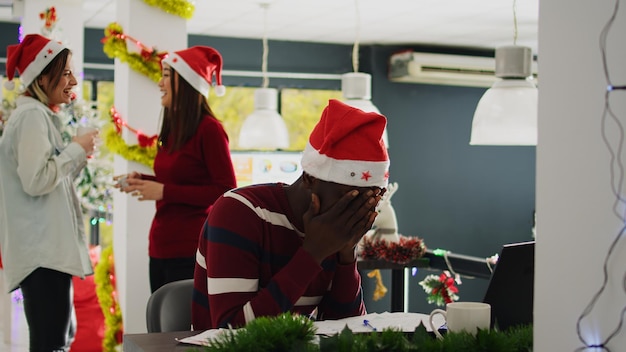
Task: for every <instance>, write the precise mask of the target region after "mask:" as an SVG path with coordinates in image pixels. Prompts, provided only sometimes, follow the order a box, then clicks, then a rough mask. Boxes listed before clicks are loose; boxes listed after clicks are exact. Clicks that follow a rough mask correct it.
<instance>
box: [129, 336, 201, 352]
mask: <svg viewBox="0 0 626 352" xmlns="http://www.w3.org/2000/svg"><path fill="white" fill-rule="evenodd" d="M198 333H199V331H176V332H161V333H152V334H126V335H124V341H123V351H124V352H172V351H175V352H176V351H180V352H182V351H193V350H199V351H201V350H202V346H195V345H187V344H182V343H179V342H178V341H176V338H185V337H189V336H192V335H196V334H198Z"/></svg>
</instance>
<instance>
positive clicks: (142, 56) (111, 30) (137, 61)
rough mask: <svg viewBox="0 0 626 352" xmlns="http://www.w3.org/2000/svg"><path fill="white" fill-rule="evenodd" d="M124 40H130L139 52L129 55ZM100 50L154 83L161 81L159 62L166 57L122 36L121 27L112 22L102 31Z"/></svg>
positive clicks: (164, 54)
mask: <svg viewBox="0 0 626 352" xmlns="http://www.w3.org/2000/svg"><path fill="white" fill-rule="evenodd" d="M126 40H130V41H131V42H133V43H134V44H135V45H137V46H138V47H139V49H140V50H141V52H140V53H129V52H128V48H127V47H126ZM102 44H103V45H102V50H103V51H104V53H105V54H106V55H107V56H108V57H110V58H111V59H115V58H117V59H119V60H120V61H121V62H126V63H128V65H129V66H130V68H132V69H133V70H135V71H137V72H139V73H141V74H143V75H145V76H147V77H149V78H150V79H151V80H153V81H154V82H158V81H159V80H160V79H161V60H162V59H163V58H164V57H165V56H166V55H167V53H165V52H158V51H157V50H156V48H149V47H147V46H145V45H143V44H141V42H140V41H138V40H136V39H134V38H133V37H131V36H128V35H126V34H124V30H123V29H122V26H120V25H119V24H118V23H116V22H113V23H111V24H109V25H108V26H107V27H106V28H105V29H104V38H102Z"/></svg>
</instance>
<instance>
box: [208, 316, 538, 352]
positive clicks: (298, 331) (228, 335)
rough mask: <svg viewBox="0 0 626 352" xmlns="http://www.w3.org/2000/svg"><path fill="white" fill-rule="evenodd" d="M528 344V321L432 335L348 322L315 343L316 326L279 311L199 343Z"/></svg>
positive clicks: (265, 346) (253, 346) (241, 346)
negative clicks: (365, 329)
mask: <svg viewBox="0 0 626 352" xmlns="http://www.w3.org/2000/svg"><path fill="white" fill-rule="evenodd" d="M532 347H533V329H532V326H531V325H526V326H519V327H514V328H511V329H508V330H506V331H498V330H490V331H486V330H481V331H478V333H477V334H476V336H473V335H471V334H469V333H465V332H463V333H451V332H449V333H447V334H446V335H444V338H443V339H441V340H439V339H436V338H435V337H434V336H433V335H432V334H431V333H429V332H427V331H426V328H425V327H424V326H422V325H420V326H418V327H417V328H416V329H415V331H414V332H413V333H412V334H407V333H404V332H401V331H398V330H393V329H385V330H383V331H381V332H378V333H372V334H353V333H352V331H351V330H349V329H348V328H347V327H346V328H345V329H344V330H343V331H342V332H341V333H339V334H337V335H334V336H330V337H325V336H321V337H320V340H319V343H317V342H315V329H314V326H313V323H312V322H311V320H310V319H309V318H307V317H303V316H296V315H291V313H284V314H282V315H279V316H277V317H259V318H257V319H255V320H253V321H251V322H250V323H248V325H246V327H245V328H242V329H238V330H232V331H226V332H225V333H224V334H223V335H220V336H219V337H217V338H216V339H215V340H213V341H210V342H209V345H208V346H206V347H204V348H205V351H210V352H214V351H232V352H239V351H241V352H244V351H245V352H247V351H268V352H269V351H316V352H317V351H319V352H326V351H333V352H335V351H339V352H342V351H350V352H360V351H363V352H370V351H440V352H448V351H450V352H452V351H453V352H458V351H466V352H474V351H481V352H528V351H532Z"/></svg>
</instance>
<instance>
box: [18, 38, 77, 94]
mask: <svg viewBox="0 0 626 352" xmlns="http://www.w3.org/2000/svg"><path fill="white" fill-rule="evenodd" d="M64 49H67V47H65V46H64V45H63V44H61V43H59V42H56V41H53V40H50V39H48V38H46V37H44V36H42V35H40V34H28V35H26V36H25V37H24V40H22V42H21V43H19V44H13V45H9V46H8V47H7V62H6V71H7V78H8V82H6V83H8V84H9V85H10V86H11V88H10V90H13V89H15V83H13V75H14V74H15V70H16V69H17V72H18V73H19V74H20V81H21V84H22V85H23V86H24V87H28V86H29V85H30V84H31V83H33V82H34V81H35V79H36V78H37V76H39V75H40V74H41V72H42V71H43V70H44V69H45V68H46V66H48V64H50V63H51V62H52V60H54V58H55V57H56V56H57V55H58V54H59V53H60V52H61V51H63V50H64ZM6 83H5V87H7V89H9V88H8V86H7V85H6Z"/></svg>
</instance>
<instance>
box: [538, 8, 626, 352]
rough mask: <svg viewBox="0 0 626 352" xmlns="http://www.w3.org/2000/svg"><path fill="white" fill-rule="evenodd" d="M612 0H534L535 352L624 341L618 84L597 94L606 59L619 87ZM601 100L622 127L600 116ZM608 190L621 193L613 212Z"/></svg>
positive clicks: (623, 50)
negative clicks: (536, 113)
mask: <svg viewBox="0 0 626 352" xmlns="http://www.w3.org/2000/svg"><path fill="white" fill-rule="evenodd" d="M615 5H616V2H615V1H578V2H576V4H575V5H574V3H573V2H572V1H570V0H553V1H543V0H541V1H540V3H539V6H540V8H539V52H538V60H539V82H540V83H539V120H538V123H539V139H538V142H537V189H536V193H537V197H536V202H537V245H536V248H535V250H536V252H535V286H534V288H535V296H534V297H535V300H534V348H533V349H534V350H535V351H575V350H576V351H577V350H579V348H581V349H580V350H581V351H582V350H583V349H582V347H584V346H585V345H584V344H583V343H582V342H581V339H582V340H584V341H586V342H587V344H588V345H589V344H600V343H602V342H603V341H605V340H606V339H607V338H609V336H610V335H611V334H612V333H613V332H616V334H615V336H614V337H613V338H612V339H611V340H610V342H609V344H608V345H607V346H605V347H606V348H595V349H594V348H588V349H584V351H589V352H590V351H623V350H624V346H626V330H625V329H624V326H621V324H622V320H623V313H622V311H623V309H624V307H625V306H626V295H625V293H624V275H625V274H626V237H625V236H624V233H622V229H623V226H624V221H623V217H624V209H625V206H624V201H623V199H624V196H625V193H626V192H625V189H624V187H625V185H624V180H625V179H626V176H625V175H624V168H623V165H625V164H626V158H625V157H624V146H623V145H622V140H621V138H623V133H624V126H626V90H617V91H613V92H611V93H609V94H608V96H609V99H608V100H605V95H606V94H607V86H608V83H607V81H606V78H605V72H604V70H603V58H604V57H605V58H606V63H607V66H608V67H607V70H608V74H609V78H610V80H611V81H612V83H613V84H614V85H618V86H624V85H626V65H624V59H625V58H626V42H625V41H624V33H626V12H625V11H624V10H623V9H621V8H620V10H619V12H618V13H617V14H616V16H615V18H614V19H613V21H611V16H612V14H613V11H614V9H615V8H617V7H616V6H615ZM605 29H606V30H608V32H607V35H606V42H605V43H603V42H602V37H603V36H602V32H603V30H605ZM602 48H606V51H605V52H603V51H602ZM605 54H606V56H604V55H605ZM605 103H608V104H609V107H610V108H611V110H612V112H613V113H614V116H615V119H616V120H617V121H619V122H620V124H621V126H620V125H618V124H617V123H616V122H615V120H614V119H613V118H612V117H611V116H609V115H605ZM620 133H622V135H620ZM613 157H616V158H618V159H621V160H618V159H615V160H614V159H613ZM616 162H619V164H617V163H616ZM613 190H615V191H616V192H617V193H618V194H619V197H621V199H622V201H621V202H618V204H617V207H616V213H617V214H615V213H614V209H613V207H614V205H615V204H616V198H617V197H616V195H615V194H613ZM613 242H615V243H616V246H615V247H614V248H613V249H612V253H611V254H610V256H609V252H610V251H611V248H612V247H611V246H612V244H613ZM607 258H608V260H607V262H606V263H607V267H606V278H607V280H606V285H604V283H605V280H604V279H605V272H604V265H605V260H606V259H607ZM596 294H598V296H597V300H596V301H595V304H593V305H591V303H592V299H593V298H594V296H595V295H596ZM588 307H589V308H590V309H589V311H588V314H584V313H585V311H586V310H587V308H588ZM581 317H582V319H581V320H580V322H581V324H580V329H577V323H578V322H579V318H581ZM579 331H580V337H579V334H578V332H579Z"/></svg>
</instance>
